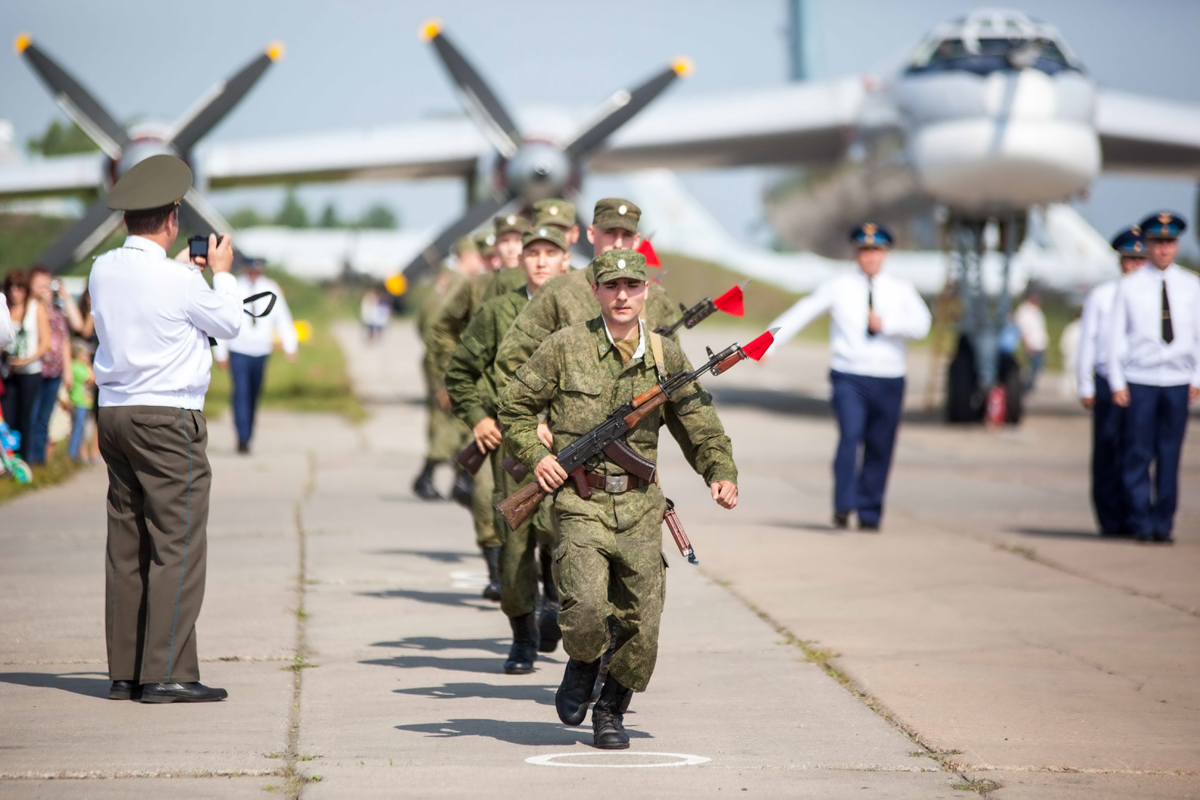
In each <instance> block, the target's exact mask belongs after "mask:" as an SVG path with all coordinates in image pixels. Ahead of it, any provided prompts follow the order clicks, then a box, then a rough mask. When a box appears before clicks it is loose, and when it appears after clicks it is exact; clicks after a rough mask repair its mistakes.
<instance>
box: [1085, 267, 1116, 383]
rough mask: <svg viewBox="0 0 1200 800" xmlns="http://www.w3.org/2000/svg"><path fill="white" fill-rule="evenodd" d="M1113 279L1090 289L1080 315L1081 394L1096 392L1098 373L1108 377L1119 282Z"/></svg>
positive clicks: (1105, 377)
mask: <svg viewBox="0 0 1200 800" xmlns="http://www.w3.org/2000/svg"><path fill="white" fill-rule="evenodd" d="M1118 283H1119V282H1118V281H1115V280H1112V281H1109V282H1108V283H1102V284H1100V285H1099V286H1097V287H1096V288H1095V289H1092V290H1091V291H1090V292H1088V296H1087V299H1086V300H1084V301H1083V316H1082V317H1080V325H1081V326H1082V329H1081V330H1080V336H1079V357H1078V361H1077V362H1076V364H1075V368H1076V371H1077V375H1078V377H1079V396H1080V397H1081V398H1088V397H1095V396H1096V375H1099V376H1100V377H1102V378H1104V379H1105V380H1108V344H1109V340H1110V339H1111V338H1112V336H1111V333H1112V308H1113V301H1114V300H1116V297H1117V284H1118Z"/></svg>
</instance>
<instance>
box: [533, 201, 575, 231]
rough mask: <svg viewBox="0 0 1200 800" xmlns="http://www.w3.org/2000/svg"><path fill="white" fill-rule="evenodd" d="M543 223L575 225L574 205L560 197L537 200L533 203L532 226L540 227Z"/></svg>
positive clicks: (568, 226)
mask: <svg viewBox="0 0 1200 800" xmlns="http://www.w3.org/2000/svg"><path fill="white" fill-rule="evenodd" d="M543 225H557V226H559V227H562V228H573V227H575V206H574V205H572V204H571V203H568V202H567V201H566V200H563V199H562V198H561V197H550V198H547V199H545V200H538V201H537V202H536V203H534V204H533V227H535V228H540V227H542V226H543Z"/></svg>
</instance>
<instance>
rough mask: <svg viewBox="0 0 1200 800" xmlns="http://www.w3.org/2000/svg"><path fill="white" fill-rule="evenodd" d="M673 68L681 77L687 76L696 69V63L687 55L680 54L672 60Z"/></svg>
mask: <svg viewBox="0 0 1200 800" xmlns="http://www.w3.org/2000/svg"><path fill="white" fill-rule="evenodd" d="M671 69H673V70H675V74H676V75H678V76H679V77H681V78H686V77H688V76H689V75H691V74H692V72H694V71H695V69H696V65H695V64H694V63H693V62H692V60H691V59H690V58H688V57H687V56H680V57H679V58H677V59H675V60H674V61H672V62H671Z"/></svg>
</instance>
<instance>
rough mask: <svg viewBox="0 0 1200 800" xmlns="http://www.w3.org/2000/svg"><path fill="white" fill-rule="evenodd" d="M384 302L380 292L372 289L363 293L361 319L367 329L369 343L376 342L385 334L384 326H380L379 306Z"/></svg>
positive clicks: (360, 308) (359, 311)
mask: <svg viewBox="0 0 1200 800" xmlns="http://www.w3.org/2000/svg"><path fill="white" fill-rule="evenodd" d="M382 302H383V300H382V298H380V296H379V292H377V291H375V289H374V287H372V288H370V289H367V291H365V292H363V296H362V300H361V301H360V302H359V304H358V315H359V319H361V320H362V324H363V327H364V328H366V329H367V341H369V342H373V341H375V338H376V337H377V336H379V334H380V333H382V332H383V326H382V325H380V324H379V316H380V315H379V305H380V303H382ZM385 313H386V312H385Z"/></svg>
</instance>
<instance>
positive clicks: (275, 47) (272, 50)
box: [267, 42, 287, 61]
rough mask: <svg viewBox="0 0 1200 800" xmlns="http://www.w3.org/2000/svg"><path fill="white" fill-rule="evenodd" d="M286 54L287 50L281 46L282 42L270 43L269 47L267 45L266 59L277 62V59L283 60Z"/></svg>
mask: <svg viewBox="0 0 1200 800" xmlns="http://www.w3.org/2000/svg"><path fill="white" fill-rule="evenodd" d="M286 52H287V48H286V47H284V46H283V42H271V43H270V44H269V45H267V58H269V59H271V60H272V61H278V60H279V59H281V58H283V55H284V53H286Z"/></svg>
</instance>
